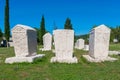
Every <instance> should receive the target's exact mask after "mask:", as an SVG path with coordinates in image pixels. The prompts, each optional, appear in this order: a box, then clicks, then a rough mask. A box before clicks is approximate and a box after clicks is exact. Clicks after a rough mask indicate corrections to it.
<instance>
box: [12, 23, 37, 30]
mask: <svg viewBox="0 0 120 80" xmlns="http://www.w3.org/2000/svg"><path fill="white" fill-rule="evenodd" d="M18 28H22V29H23V30H33V31H36V30H35V29H34V28H31V27H30V26H27V25H22V24H17V25H16V26H15V27H14V28H13V29H12V31H18Z"/></svg>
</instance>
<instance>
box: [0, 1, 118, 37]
mask: <svg viewBox="0 0 120 80" xmlns="http://www.w3.org/2000/svg"><path fill="white" fill-rule="evenodd" d="M9 1H10V27H11V29H12V28H13V27H14V26H15V25H16V24H24V25H28V26H31V27H37V28H39V27H40V22H41V17H42V14H44V17H45V25H46V30H47V31H49V32H51V33H52V30H53V29H54V22H55V24H56V26H57V28H58V29H63V27H64V23H65V20H66V18H67V17H69V18H70V19H71V22H72V25H73V28H74V30H75V34H76V35H81V34H87V33H89V31H90V30H91V28H92V27H93V25H100V24H105V25H108V26H112V27H115V26H117V25H120V0H9ZM4 7H5V0H0V28H1V29H2V31H4Z"/></svg>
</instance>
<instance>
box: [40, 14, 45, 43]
mask: <svg viewBox="0 0 120 80" xmlns="http://www.w3.org/2000/svg"><path fill="white" fill-rule="evenodd" d="M45 33H46V30H45V19H44V16H42V19H41V23H40V31H39V41H40V45H43V35H44V34H45Z"/></svg>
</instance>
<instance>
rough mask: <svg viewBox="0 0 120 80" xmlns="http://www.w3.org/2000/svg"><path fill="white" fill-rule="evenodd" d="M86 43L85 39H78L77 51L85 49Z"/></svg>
mask: <svg viewBox="0 0 120 80" xmlns="http://www.w3.org/2000/svg"><path fill="white" fill-rule="evenodd" d="M84 44H85V41H84V39H78V40H77V41H76V43H75V48H76V49H83V48H84Z"/></svg>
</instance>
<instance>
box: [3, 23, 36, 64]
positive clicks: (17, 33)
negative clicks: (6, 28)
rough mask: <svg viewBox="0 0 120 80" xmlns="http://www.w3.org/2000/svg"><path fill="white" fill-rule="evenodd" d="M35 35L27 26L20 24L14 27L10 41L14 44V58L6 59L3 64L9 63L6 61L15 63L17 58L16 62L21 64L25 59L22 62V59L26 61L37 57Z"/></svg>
mask: <svg viewBox="0 0 120 80" xmlns="http://www.w3.org/2000/svg"><path fill="white" fill-rule="evenodd" d="M36 34H37V33H36V30H35V29H33V28H31V27H29V26H25V25H20V24H18V25H16V26H15V27H14V28H13V29H12V39H13V43H14V50H15V57H12V58H7V59H6V61H5V62H6V63H9V61H8V60H10V61H11V62H14V60H15V61H16V59H17V58H18V60H17V62H21V61H25V59H23V60H22V58H23V57H24V58H26V59H27V60H28V57H33V56H37V54H36V50H37V35H36ZM31 59H32V58H31ZM12 60H13V61H12ZM28 61H29V60H28Z"/></svg>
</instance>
